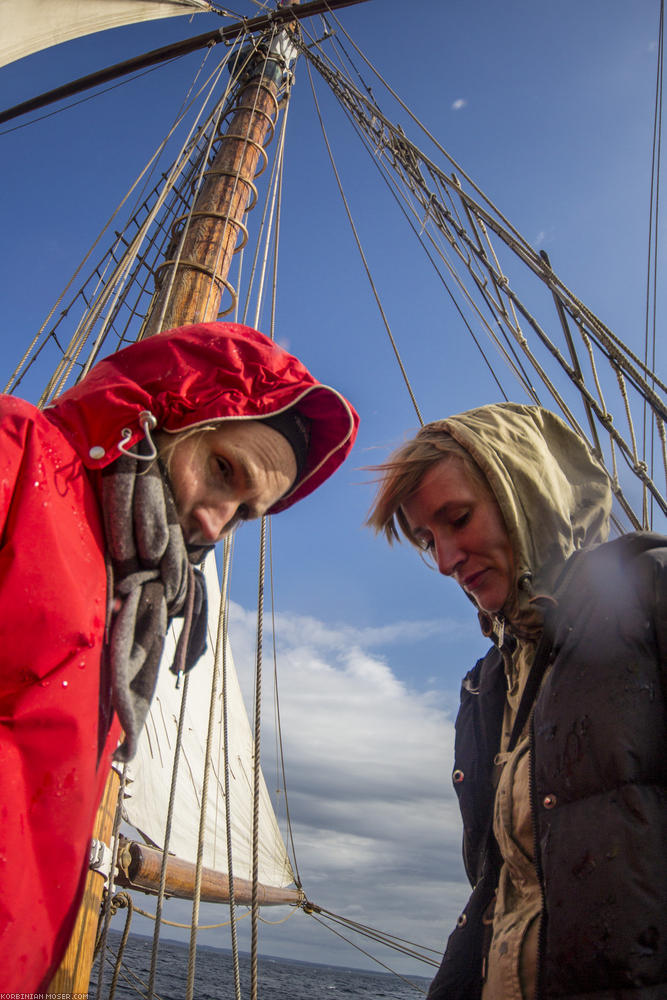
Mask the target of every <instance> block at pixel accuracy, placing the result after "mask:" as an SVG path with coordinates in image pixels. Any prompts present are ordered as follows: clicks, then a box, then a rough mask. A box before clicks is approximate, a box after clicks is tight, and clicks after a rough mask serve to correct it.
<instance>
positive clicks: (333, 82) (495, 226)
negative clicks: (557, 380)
mask: <svg viewBox="0 0 667 1000" xmlns="http://www.w3.org/2000/svg"><path fill="white" fill-rule="evenodd" d="M343 30H344V29H343ZM348 37H349V36H348ZM306 55H307V56H308V57H309V59H310V60H311V61H312V62H313V64H314V65H316V66H317V68H318V70H319V72H320V73H321V75H322V76H323V77H324V78H325V80H327V82H328V83H329V84H330V86H331V88H332V89H333V90H334V93H337V94H339V95H340V96H341V99H342V100H343V101H344V102H347V101H348V98H349V95H350V94H353V95H354V97H355V100H356V102H357V104H362V105H366V106H367V105H368V102H367V101H366V100H365V98H364V97H363V95H362V94H360V93H359V91H358V90H356V89H355V88H353V87H352V85H351V84H349V82H348V83H347V87H348V90H347V96H346V97H345V96H342V93H341V83H342V80H341V78H340V75H339V74H337V75H332V73H331V70H329V69H328V68H327V66H326V65H325V64H324V63H322V60H320V59H318V57H317V56H316V55H315V54H314V53H313V52H310V51H308V50H306ZM342 89H343V90H344V88H342ZM374 117H376V118H377V119H378V121H381V122H382V123H383V124H384V127H385V128H386V129H387V130H388V132H389V134H390V135H392V136H394V137H395V139H394V140H392V141H395V142H397V144H398V146H399V148H401V147H402V146H405V147H406V149H410V150H411V151H412V155H413V156H414V157H415V160H416V161H419V160H420V161H422V162H423V163H424V165H425V166H427V168H428V169H429V170H431V171H433V172H434V173H437V174H438V175H439V176H440V177H441V178H442V180H443V182H444V183H445V184H449V183H451V182H450V181H449V180H448V178H447V177H446V175H444V174H443V173H442V171H441V170H439V168H438V167H436V166H435V164H434V163H433V162H432V161H431V160H430V159H429V158H428V157H426V156H425V154H424V153H422V152H421V151H420V150H418V149H417V148H416V147H415V146H414V145H413V144H412V143H410V142H409V141H408V140H407V139H406V138H405V136H404V134H403V133H402V132H401V133H400V134H399V133H398V132H396V130H395V129H394V128H393V126H391V124H390V123H389V122H388V120H387V119H386V118H385V117H384V116H382V115H380V114H376V115H375V116H374ZM443 153H445V151H444V150H443ZM445 155H447V154H446V153H445ZM450 159H451V158H450ZM472 186H473V187H474V184H473V185H472ZM460 196H461V197H462V198H465V200H466V201H467V202H468V203H469V205H470V207H471V208H472V210H473V211H474V212H475V214H476V215H477V216H479V217H480V218H482V219H484V220H485V221H486V224H487V225H488V226H489V227H490V228H491V229H492V230H493V231H494V232H495V233H496V235H498V236H499V237H500V238H501V239H502V240H503V241H504V242H505V243H506V244H507V245H508V246H509V247H510V249H512V250H513V251H514V253H516V254H517V255H518V257H519V258H520V259H521V260H522V261H523V262H524V263H525V264H526V265H527V266H528V267H529V268H530V269H531V270H532V271H533V272H534V273H535V274H536V275H537V276H538V277H539V278H540V279H541V280H542V281H544V282H545V283H546V284H547V285H548V286H549V288H550V289H551V290H552V293H553V292H554V290H555V289H556V290H558V295H559V297H561V299H562V301H563V304H564V306H566V308H568V309H569V310H570V311H571V310H572V305H571V303H572V302H576V303H577V308H578V309H580V310H581V312H582V313H583V314H584V315H586V316H587V318H588V321H589V323H590V324H591V326H592V328H593V330H594V331H596V336H597V338H598V339H601V338H602V337H603V332H602V331H604V336H606V337H607V338H608V339H610V340H613V341H615V342H616V343H618V344H619V345H620V346H621V349H622V351H623V352H624V354H623V355H622V356H621V357H620V358H619V363H621V365H622V366H623V367H624V368H625V369H626V371H630V372H631V365H629V363H628V361H627V357H628V356H630V357H632V358H633V360H635V359H634V355H633V354H632V352H631V351H630V350H629V348H627V346H626V345H624V344H622V343H621V342H620V341H619V340H618V338H616V337H615V335H613V334H612V333H611V331H609V330H608V328H606V327H605V326H604V324H602V322H601V321H600V320H599V319H598V318H597V317H596V316H595V315H594V314H593V313H592V312H591V311H590V310H589V309H587V308H586V307H585V306H584V305H583V304H582V303H581V302H579V300H577V299H576V297H575V296H574V295H573V293H572V292H570V290H569V289H567V288H566V286H565V285H564V284H563V282H562V281H560V279H558V278H556V276H555V275H553V274H552V273H548V274H547V273H545V267H544V264H543V262H542V261H541V259H540V257H539V256H538V254H537V253H536V252H535V251H534V250H533V249H532V248H531V247H530V246H529V244H528V243H527V242H526V241H525V240H524V239H523V238H522V237H520V236H519V234H518V233H517V231H516V230H514V228H513V227H512V226H511V225H510V224H509V223H508V222H507V220H504V221H505V223H506V224H507V225H508V226H509V230H512V231H513V233H514V235H512V232H510V231H509V230H506V229H503V226H502V225H501V224H500V223H499V222H498V221H497V220H496V219H494V218H493V216H492V215H490V214H489V212H488V211H487V210H486V209H483V208H482V206H481V205H479V204H477V203H476V202H475V201H474V199H472V198H471V197H470V195H468V194H465V195H464V194H463V193H462V192H461V195H460ZM483 198H484V200H485V201H486V202H487V203H488V204H491V203H490V202H489V201H488V199H487V198H486V197H485V196H483ZM492 207H493V206H492ZM494 211H496V213H497V215H498V217H499V218H503V217H502V216H501V215H500V213H499V212H498V210H497V209H495V208H494ZM446 214H447V213H446ZM454 229H455V231H457V232H458V234H459V236H460V237H461V238H463V239H466V234H465V233H462V232H459V230H458V228H457V227H456V226H454ZM515 237H516V238H515ZM473 249H474V248H473ZM568 298H569V299H570V302H568V301H567V300H568ZM572 315H574V313H572ZM638 363H639V365H640V366H641V362H638ZM631 376H632V378H634V377H635V376H636V372H631ZM651 377H653V373H651ZM656 383H657V379H656ZM641 391H642V392H643V393H646V394H648V395H649V397H650V400H651V403H652V405H653V406H654V408H655V407H656V406H658V408H659V412H661V413H662V409H660V406H661V404H660V403H659V401H657V402H656V397H655V393H652V392H651V389H650V387H648V385H643V386H642V388H641Z"/></svg>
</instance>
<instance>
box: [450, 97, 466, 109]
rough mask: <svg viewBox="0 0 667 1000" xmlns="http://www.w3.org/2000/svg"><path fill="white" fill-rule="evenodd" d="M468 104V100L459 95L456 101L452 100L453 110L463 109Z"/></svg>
mask: <svg viewBox="0 0 667 1000" xmlns="http://www.w3.org/2000/svg"><path fill="white" fill-rule="evenodd" d="M467 104H468V102H467V101H466V99H465V97H457V99H456V100H455V101H452V104H451V108H452V111H461V109H462V108H465V107H466V105H467Z"/></svg>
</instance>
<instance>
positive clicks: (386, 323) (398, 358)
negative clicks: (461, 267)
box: [306, 61, 424, 427]
mask: <svg viewBox="0 0 667 1000" xmlns="http://www.w3.org/2000/svg"><path fill="white" fill-rule="evenodd" d="M306 68H307V70H308V79H309V81H310V87H311V90H312V93H313V99H314V101H315V108H316V110H317V117H318V119H319V122H320V127H321V129H322V135H323V137H324V142H325V143H326V147H327V151H328V154H329V160H330V162H331V166H332V168H333V172H334V175H335V177H336V183H337V184H338V190H339V192H340V196H341V198H342V200H343V205H344V206H345V212H346V213H347V218H348V222H349V223H350V227H351V229H352V234H353V236H354V239H355V242H356V244H357V250H358V251H359V255H360V257H361V261H362V263H363V265H364V270H365V271H366V277H367V278H368V281H369V283H370V286H371V290H372V292H373V295H374V296H375V301H376V303H377V307H378V309H379V311H380V315H381V316H382V321H383V322H384V326H385V330H386V331H387V335H388V337H389V340H390V343H391V346H392V348H393V350H394V355H395V357H396V361H397V362H398V366H399V368H400V370H401V374H402V375H403V381H404V382H405V385H406V388H407V390H408V393H409V395H410V399H411V401H412V405H413V407H414V409H415V413H416V414H417V419H418V420H419V423H420V425H421V426H422V427H423V426H424V419H423V417H422V415H421V411H420V409H419V405H418V403H417V399H416V397H415V394H414V392H413V391H412V385H411V384H410V379H409V378H408V374H407V372H406V370H405V366H404V365H403V361H402V359H401V355H400V353H399V351H398V347H397V345H396V341H395V340H394V337H393V334H392V332H391V328H390V326H389V321H388V319H387V316H386V314H385V311H384V309H383V308H382V303H381V301H380V297H379V295H378V291H377V288H376V287H375V282H374V281H373V277H372V275H371V272H370V268H369V266H368V262H367V260H366V255H365V254H364V251H363V247H362V245H361V241H360V239H359V234H358V233H357V229H356V226H355V224H354V221H353V219H352V214H351V212H350V206H349V205H348V202H347V198H346V197H345V192H344V191H343V186H342V184H341V180H340V176H339V174H338V170H337V169H336V164H335V161H334V158H333V153H332V151H331V146H330V144H329V138H328V136H327V133H326V130H325V128H324V122H323V121H322V115H321V113H320V106H319V102H318V100H317V94H316V93H315V85H314V83H313V77H312V73H311V70H310V62H309V61H307V62H306Z"/></svg>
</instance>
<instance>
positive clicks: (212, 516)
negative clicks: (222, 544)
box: [192, 500, 238, 542]
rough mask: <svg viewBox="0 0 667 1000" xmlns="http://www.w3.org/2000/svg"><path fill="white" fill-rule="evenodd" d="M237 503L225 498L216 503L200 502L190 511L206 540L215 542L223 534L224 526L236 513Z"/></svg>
mask: <svg viewBox="0 0 667 1000" xmlns="http://www.w3.org/2000/svg"><path fill="white" fill-rule="evenodd" d="M237 508H238V504H237V503H236V502H235V501H233V500H226V501H223V502H220V503H216V504H206V505H204V504H202V505H200V506H198V507H195V509H194V510H193V512H192V515H193V517H194V519H195V521H196V522H197V525H198V528H199V531H200V533H201V535H202V537H203V539H204V540H205V541H206V542H217V541H218V540H219V539H220V538H222V537H223V535H224V534H225V527H226V526H227V525H228V524H230V523H231V522H232V521H233V519H234V515H235V514H236V511H237Z"/></svg>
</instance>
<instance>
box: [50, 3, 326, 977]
mask: <svg viewBox="0 0 667 1000" xmlns="http://www.w3.org/2000/svg"><path fill="white" fill-rule="evenodd" d="M298 3H299V0H294V5H297V4H298ZM334 5H335V0H334ZM292 24H293V22H292ZM287 27H288V30H289V27H290V26H289V25H288V26H287ZM276 37H277V36H276ZM283 37H284V36H283ZM242 57H243V54H241V55H240V56H239V58H240V59H241V58H242ZM284 69H285V64H284V59H283V57H282V56H281V55H280V52H279V46H278V45H277V44H276V42H275V41H273V42H270V43H269V45H268V47H267V46H262V45H261V44H260V46H259V47H258V49H257V51H256V53H254V54H253V56H252V58H251V59H250V61H249V64H248V66H247V67H246V70H245V76H244V80H243V83H242V86H241V90H240V92H239V96H238V99H237V102H236V108H235V111H234V114H233V115H232V118H231V121H230V123H229V126H228V127H227V129H226V132H225V134H224V136H223V139H222V142H221V144H220V146H219V148H218V151H217V153H216V155H215V157H214V159H213V162H212V164H211V166H210V167H209V168H208V170H207V171H206V173H205V176H204V179H203V183H202V186H201V190H200V192H199V195H198V197H197V199H196V200H195V204H194V207H193V210H192V213H191V217H190V222H189V226H188V231H187V233H186V236H185V240H184V242H183V245H182V247H181V251H180V254H179V257H178V260H175V259H173V258H171V259H168V260H166V261H165V262H164V263H163V264H162V265H161V267H160V268H159V270H158V274H157V275H156V291H155V295H154V298H153V303H152V305H151V309H150V313H149V315H148V317H147V320H146V322H145V324H144V328H143V330H142V336H143V337H149V336H153V335H154V334H156V333H159V332H160V331H161V330H166V329H171V328H172V327H177V326H183V325H185V324H188V323H196V322H207V321H211V320H215V319H217V318H218V314H219V312H220V303H221V299H222V295H223V292H224V289H225V288H229V289H230V291H231V293H232V296H235V294H236V293H235V292H234V291H233V289H231V286H229V284H228V281H227V275H228V273H229V267H230V264H231V260H232V256H233V254H234V251H235V249H240V244H238V234H239V232H241V233H243V234H245V232H246V230H245V226H244V225H243V218H244V216H245V214H246V212H248V211H249V209H250V208H252V207H253V205H254V203H255V201H256V190H255V187H254V184H253V178H254V177H255V176H256V174H257V169H258V162H259V159H260V157H262V159H263V160H264V161H266V154H265V153H264V148H263V147H264V143H268V142H270V140H271V138H272V135H273V130H274V122H275V118H276V117H277V114H278V101H277V95H278V85H279V83H280V82H281V80H282V74H283V71H284ZM263 166H264V164H262V167H261V168H260V172H261V169H263ZM251 195H254V197H252V198H251V197H250V196H251ZM187 219H188V216H185V217H184V218H183V219H181V220H178V222H181V223H183V224H187ZM178 242H179V239H178V233H177V234H176V236H175V239H174V241H173V242H172V247H171V248H170V249H173V250H174V251H175V250H176V249H177V246H178ZM174 271H175V273H174ZM231 308H233V303H232V307H231ZM118 790H119V778H118V775H117V774H116V772H115V771H114V770H113V769H112V771H111V773H110V775H109V779H108V781H107V786H106V788H105V792H104V797H103V800H102V804H101V805H100V808H99V810H98V813H97V817H96V820H95V827H94V830H93V838H94V840H98V841H99V842H101V843H103V844H106V845H109V846H110V844H111V834H112V830H113V817H114V813H115V804H116V802H117V799H118ZM158 878H159V872H158ZM104 884H105V879H104V878H103V877H101V875H100V873H99V872H97V871H94V870H91V871H90V872H89V873H88V876H87V879H86V887H85V890H84V899H83V902H82V905H81V908H80V910H79V914H78V916H77V920H76V923H75V926H74V930H73V932H72V936H71V938H70V943H69V945H68V948H67V951H66V953H65V956H64V958H63V960H62V962H61V965H60V967H59V969H58V971H57V973H56V975H55V976H54V978H53V979H52V981H51V983H50V985H49V990H48V993H47V994H46V995H47V996H56V995H61V996H62V995H73V994H77V993H78V994H84V995H85V994H86V993H87V991H88V984H89V981H90V972H91V968H92V960H93V952H94V946H95V940H96V936H97V929H98V922H99V915H100V908H101V902H102V894H103V890H104ZM262 888H263V889H265V888H266V887H262ZM218 890H219V883H218ZM279 891H280V892H283V890H279ZM228 898H229V897H228V896H227V899H228ZM299 898H300V894H299V893H298V891H295V890H292V891H291V893H290V894H289V898H288V899H286V898H283V899H282V900H281V902H290V903H292V904H293V905H294V904H295V903H297V902H298V901H299ZM218 899H219V901H222V898H221V897H220V894H219V892H218Z"/></svg>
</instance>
